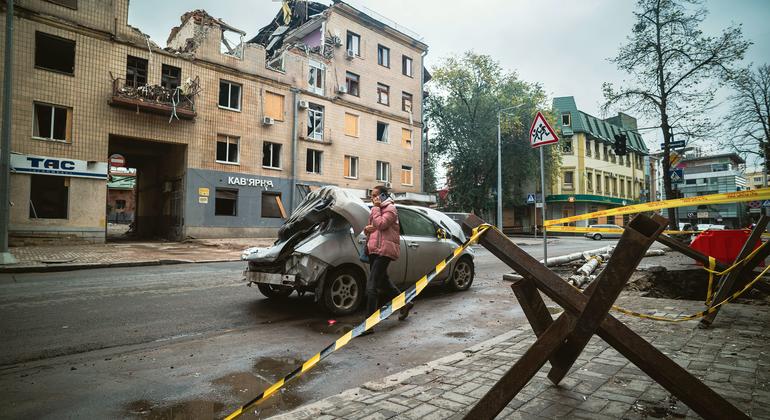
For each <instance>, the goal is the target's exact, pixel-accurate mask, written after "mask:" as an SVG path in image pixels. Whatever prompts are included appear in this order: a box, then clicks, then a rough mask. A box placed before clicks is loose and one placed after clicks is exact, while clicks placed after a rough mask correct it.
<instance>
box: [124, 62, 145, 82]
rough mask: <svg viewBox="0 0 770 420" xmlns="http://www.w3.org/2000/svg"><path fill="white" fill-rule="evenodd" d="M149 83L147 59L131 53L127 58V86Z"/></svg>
mask: <svg viewBox="0 0 770 420" xmlns="http://www.w3.org/2000/svg"><path fill="white" fill-rule="evenodd" d="M146 84H147V60H145V59H144V58H139V57H134V56H132V55H129V56H128V57H127V58H126V86H128V87H135V88H138V87H140V86H144V85H146Z"/></svg>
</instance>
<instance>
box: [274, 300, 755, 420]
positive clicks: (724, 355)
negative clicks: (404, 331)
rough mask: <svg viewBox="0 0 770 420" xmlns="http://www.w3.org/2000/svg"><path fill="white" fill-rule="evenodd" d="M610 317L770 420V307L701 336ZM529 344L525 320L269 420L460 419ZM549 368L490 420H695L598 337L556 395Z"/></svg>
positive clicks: (644, 306) (736, 310)
mask: <svg viewBox="0 0 770 420" xmlns="http://www.w3.org/2000/svg"><path fill="white" fill-rule="evenodd" d="M618 304H619V305H621V306H625V307H628V308H633V309H637V310H640V309H641V310H642V311H640V312H643V311H649V313H655V314H656V315H663V316H672V317H673V316H678V315H685V314H689V313H693V312H697V311H699V310H702V309H703V304H702V303H699V302H694V301H683V300H671V299H654V298H640V297H638V295H635V294H631V293H624V295H623V296H621V298H620V299H619V300H618ZM615 315H616V316H617V317H618V318H619V319H620V320H621V321H623V322H624V323H626V324H627V325H628V326H629V327H631V328H632V329H633V330H634V331H636V332H637V333H639V334H640V335H641V336H642V337H644V338H646V339H647V340H648V341H650V342H651V343H653V344H654V345H655V346H656V347H657V348H658V349H659V350H661V351H662V352H663V353H665V354H667V355H669V357H671V358H672V359H674V360H675V361H676V362H677V363H679V364H680V365H682V366H684V367H685V368H687V370H688V371H689V372H691V373H692V374H694V375H696V376H697V377H698V378H700V379H701V380H703V381H704V382H705V383H706V384H707V385H708V386H710V387H711V388H712V389H714V390H715V391H716V392H718V393H719V394H721V395H723V396H724V397H726V398H727V399H728V400H729V401H730V402H731V403H733V404H734V405H735V406H736V407H738V408H739V409H741V410H743V411H744V412H745V413H746V414H748V415H749V416H751V417H752V418H755V419H760V418H770V330H768V329H767V325H768V322H770V307H767V306H752V305H740V304H731V305H728V306H727V307H726V308H724V309H723V310H722V311H721V312H720V313H719V317H717V319H716V323H715V324H714V328H712V329H708V330H702V329H699V328H698V327H697V321H688V322H684V323H675V324H674V323H664V322H653V321H647V320H642V319H638V318H631V317H628V316H625V315H622V314H618V313H615ZM411 322H419V320H418V319H417V318H416V319H415V320H412V321H411ZM365 339H369V340H378V339H387V337H380V336H378V335H374V336H371V337H367V338H365ZM534 341H535V335H534V333H533V332H532V330H531V329H530V327H529V325H528V324H526V321H525V324H521V325H518V326H516V327H515V328H514V329H513V330H512V331H510V332H508V333H506V334H503V335H501V336H499V337H497V338H494V339H492V340H489V341H487V342H484V343H482V344H479V345H477V346H474V347H471V348H469V349H467V350H465V351H463V352H461V353H456V354H454V355H450V356H448V357H444V358H442V359H439V360H435V361H433V362H430V363H427V364H425V365H423V366H420V367H418V368H414V369H410V370H407V371H404V372H401V373H398V374H395V375H392V376H389V377H386V378H383V379H379V380H375V381H372V382H369V383H366V384H364V385H363V386H362V387H360V388H354V389H350V390H348V391H345V392H343V393H341V394H338V395H335V396H332V397H329V398H326V399H324V400H321V401H318V402H315V403H312V404H310V405H306V406H303V407H300V408H298V409H296V410H294V411H292V412H289V413H285V414H282V415H279V416H276V417H272V418H273V419H275V420H289V419H319V420H331V419H388V418H399V419H419V420H431V419H445V418H451V419H461V418H462V417H463V415H464V413H466V412H467V411H468V410H469V409H470V408H471V407H472V406H473V405H474V404H475V403H476V402H477V401H478V400H479V399H480V398H481V397H482V396H483V395H484V394H485V393H486V392H487V390H489V389H490V387H491V386H492V385H493V384H494V383H495V382H496V381H497V380H498V379H499V378H500V377H501V376H502V375H503V374H504V373H505V372H506V371H507V370H508V368H509V367H510V366H512V365H513V363H515V361H516V360H517V359H518V358H519V357H520V356H521V355H522V354H523V353H524V352H525V351H526V350H527V349H528V348H529V347H530V346H531V345H532V343H533V342H534ZM340 357H343V356H342V355H341V356H340ZM548 366H549V365H548V364H546V366H545V367H544V368H543V369H541V371H540V372H538V374H537V375H536V376H535V378H533V380H532V381H530V383H529V384H528V385H527V386H526V387H525V388H524V389H523V390H522V391H521V392H520V393H519V395H518V396H517V397H516V398H515V399H514V400H513V401H511V402H510V404H508V406H507V407H506V408H505V409H504V410H503V411H502V413H500V414H499V415H498V417H497V418H503V419H546V418H581V419H616V418H624V419H637V418H647V417H655V418H699V417H698V416H697V414H695V413H694V412H693V411H692V410H689V409H688V408H687V406H685V405H684V404H683V403H681V402H679V401H677V400H676V399H675V398H674V397H673V396H672V395H671V394H670V393H669V392H667V391H666V390H665V389H664V388H662V387H661V386H660V385H658V384H657V383H655V382H654V381H652V380H651V379H650V378H649V377H647V375H645V374H644V372H642V371H641V370H639V369H638V368H636V367H635V366H634V365H633V364H632V363H630V362H629V361H628V360H626V358H625V357H623V356H622V355H620V354H619V353H617V352H616V351H615V350H614V349H613V348H611V347H610V346H609V345H608V344H606V343H605V342H604V341H602V340H600V339H598V338H596V337H594V338H593V339H591V342H590V343H589V345H588V346H587V347H586V349H585V351H584V352H583V353H582V354H581V356H580V358H579V359H578V361H577V362H576V363H575V366H574V367H573V369H572V371H571V373H570V374H569V375H567V377H566V378H565V379H564V380H563V381H562V383H561V385H560V386H558V387H557V386H554V385H552V384H551V383H550V381H548V379H547V378H546V374H547V373H548ZM299 380H302V379H299ZM288 386H291V384H290V385H288Z"/></svg>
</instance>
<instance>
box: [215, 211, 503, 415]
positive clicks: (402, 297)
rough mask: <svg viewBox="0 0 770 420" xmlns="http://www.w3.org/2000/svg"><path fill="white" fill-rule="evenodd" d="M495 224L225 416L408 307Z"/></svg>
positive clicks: (478, 229) (479, 228) (258, 400)
mask: <svg viewBox="0 0 770 420" xmlns="http://www.w3.org/2000/svg"><path fill="white" fill-rule="evenodd" d="M491 228H493V227H492V226H491V225H489V224H483V225H479V226H477V227H476V228H475V229H473V232H472V233H471V236H470V237H469V238H468V239H467V240H466V241H465V242H464V243H463V244H462V245H460V246H459V247H457V248H455V250H454V251H452V254H451V255H449V256H448V257H446V258H444V259H443V260H441V262H439V263H438V264H436V266H435V267H434V268H433V270H431V272H430V273H428V274H426V275H424V276H422V278H421V279H419V280H417V282H416V283H415V284H414V285H412V286H411V287H410V288H409V289H407V290H405V291H403V292H401V293H400V294H399V295H398V296H396V297H394V298H393V299H392V300H391V301H390V302H389V303H387V304H386V305H384V306H383V307H382V308H380V309H378V310H376V311H375V312H374V313H373V314H371V315H370V316H369V317H368V318H366V320H364V322H362V323H361V324H359V325H357V326H356V327H354V328H353V329H352V330H350V331H348V332H346V333H345V334H343V335H342V336H341V337H340V338H338V339H337V340H335V341H334V342H333V343H331V344H329V345H328V346H326V348H324V349H323V350H321V351H320V352H319V353H316V354H315V355H314V356H313V357H311V358H310V359H308V360H307V361H305V363H303V364H302V365H301V366H298V367H297V368H296V369H294V370H293V371H292V372H291V373H289V374H288V375H286V376H284V377H283V378H281V379H280V380H279V381H278V382H276V383H274V384H273V385H271V386H270V387H269V388H267V389H266V390H264V391H262V393H261V394H259V395H258V396H256V397H255V398H254V399H252V400H251V401H249V402H247V403H246V404H244V405H242V406H241V407H239V408H238V409H237V410H235V411H233V412H232V413H230V414H229V415H228V416H227V417H225V419H226V420H230V419H234V418H236V417H238V416H240V415H241V414H243V413H244V412H246V411H248V410H249V409H251V408H252V407H255V406H256V405H257V404H259V403H261V402H262V401H264V400H266V399H267V398H269V397H270V396H271V395H273V394H274V393H275V392H276V391H278V390H279V389H281V388H282V387H283V386H284V385H286V384H287V383H289V382H290V381H292V380H294V379H297V378H298V377H300V376H301V375H302V374H303V373H305V372H307V371H308V370H310V369H312V368H313V366H315V365H317V364H318V362H320V361H321V360H323V359H325V358H327V357H328V356H329V355H330V354H332V353H334V352H335V351H337V350H339V349H341V348H342V347H344V346H345V345H346V344H348V343H349V342H350V340H352V339H354V338H356V337H358V336H360V335H361V334H363V333H364V332H365V331H367V330H369V329H371V328H372V327H374V326H375V325H377V324H378V323H379V322H380V321H382V320H385V319H386V318H388V317H389V316H390V315H391V314H392V313H393V312H396V311H398V310H399V309H401V308H402V307H404V305H406V304H407V303H409V302H411V301H412V300H414V298H415V297H417V295H419V294H420V292H422V291H423V289H425V287H426V286H427V285H428V284H429V283H430V282H431V281H432V280H433V279H434V278H436V276H437V275H438V274H439V273H441V272H442V271H443V270H444V269H445V268H446V267H447V266H448V265H449V263H451V262H452V261H453V260H454V259H455V258H458V256H459V255H460V254H462V253H463V251H465V249H466V248H468V247H469V246H471V245H473V244H474V243H476V242H477V241H478V240H479V238H480V237H481V236H482V235H483V234H484V233H485V232H486V231H487V230H488V229H491Z"/></svg>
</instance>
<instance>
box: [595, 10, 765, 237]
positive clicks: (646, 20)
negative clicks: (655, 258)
mask: <svg viewBox="0 0 770 420" xmlns="http://www.w3.org/2000/svg"><path fill="white" fill-rule="evenodd" d="M701 4H702V1H701V0H639V1H638V2H637V10H636V11H635V12H634V15H635V16H636V22H635V23H634V26H633V28H632V30H631V35H630V36H629V37H628V43H627V44H625V45H622V46H621V47H620V50H619V51H618V55H617V56H616V57H615V58H613V59H612V60H611V61H612V62H614V63H615V64H616V65H617V66H618V68H619V69H620V70H622V71H624V72H626V73H628V74H629V75H630V76H631V77H630V80H625V81H623V83H622V84H623V86H622V87H620V88H615V87H614V86H612V85H611V84H609V83H605V84H604V86H603V90H604V96H605V99H606V103H605V105H604V109H605V111H606V110H607V109H608V108H610V107H613V106H616V105H618V106H621V107H623V108H625V109H634V111H635V112H640V113H642V114H643V115H647V116H650V117H654V118H655V119H656V120H657V121H659V122H660V128H661V131H662V133H663V143H664V147H663V174H664V177H663V180H664V182H663V185H664V189H665V192H666V198H673V197H674V196H675V195H674V192H673V188H672V185H671V179H670V178H669V177H668V176H665V174H667V173H668V171H669V169H670V164H669V156H670V153H671V146H670V143H671V141H672V138H673V129H674V128H676V131H677V133H678V135H679V134H684V136H683V137H687V138H697V137H702V136H708V135H711V134H713V128H715V127H714V126H713V125H712V124H710V122H709V121H708V118H707V114H708V113H707V112H705V111H707V110H708V109H709V108H710V107H711V106H712V103H713V101H714V92H715V91H716V87H717V85H719V84H720V83H722V82H724V81H725V80H726V79H727V78H728V77H729V75H730V74H731V73H732V68H731V67H732V66H733V65H734V64H736V63H737V62H738V61H740V60H742V59H743V55H744V53H745V51H746V49H747V48H748V47H749V45H750V44H751V43H750V42H748V41H746V40H744V39H743V34H742V32H741V28H740V26H732V27H728V28H726V29H725V30H724V31H722V33H721V34H720V35H719V36H716V37H710V36H706V35H704V34H703V32H702V31H701V30H700V25H701V23H702V22H703V20H704V19H705V17H706V14H707V12H706V9H705V8H703V7H702V6H701ZM679 139H682V138H681V137H679V138H678V140H679ZM669 218H670V223H671V226H672V228H676V226H677V221H676V217H675V213H674V212H673V211H669Z"/></svg>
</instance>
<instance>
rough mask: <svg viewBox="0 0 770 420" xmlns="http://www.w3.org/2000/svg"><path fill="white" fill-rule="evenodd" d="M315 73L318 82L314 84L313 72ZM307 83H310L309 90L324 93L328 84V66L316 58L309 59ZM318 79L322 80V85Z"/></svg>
mask: <svg viewBox="0 0 770 420" xmlns="http://www.w3.org/2000/svg"><path fill="white" fill-rule="evenodd" d="M314 73H315V80H316V83H315V84H313V83H312V81H311V79H312V78H313V74H314ZM307 78H308V80H307V84H308V90H310V91H311V92H314V93H317V94H319V95H323V94H324V88H325V86H326V85H325V84H326V80H325V79H326V68H325V66H324V65H323V63H319V62H317V61H315V60H309V61H308V75H307ZM318 81H320V86H319V85H318V83H317V82H318Z"/></svg>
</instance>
